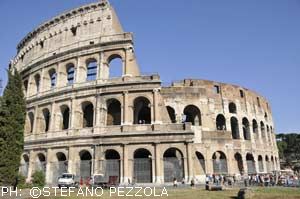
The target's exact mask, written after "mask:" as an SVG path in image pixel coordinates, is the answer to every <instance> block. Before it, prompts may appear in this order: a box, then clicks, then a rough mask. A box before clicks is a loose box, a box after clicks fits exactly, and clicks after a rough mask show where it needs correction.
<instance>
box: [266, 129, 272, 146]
mask: <svg viewBox="0 0 300 199" xmlns="http://www.w3.org/2000/svg"><path fill="white" fill-rule="evenodd" d="M266 127H267V134H266V141H267V142H268V141H269V142H270V141H271V137H270V128H269V126H268V125H267V126H266Z"/></svg>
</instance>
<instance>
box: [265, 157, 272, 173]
mask: <svg viewBox="0 0 300 199" xmlns="http://www.w3.org/2000/svg"><path fill="white" fill-rule="evenodd" d="M265 161H266V171H267V173H269V172H270V171H271V168H270V160H269V157H268V155H266V156H265Z"/></svg>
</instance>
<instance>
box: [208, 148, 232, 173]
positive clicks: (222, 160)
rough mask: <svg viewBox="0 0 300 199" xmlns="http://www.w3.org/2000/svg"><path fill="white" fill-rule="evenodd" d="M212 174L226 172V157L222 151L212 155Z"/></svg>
mask: <svg viewBox="0 0 300 199" xmlns="http://www.w3.org/2000/svg"><path fill="white" fill-rule="evenodd" d="M212 160H213V170H214V174H227V173H228V169H227V159H226V155H225V154H224V153H223V152H222V151H217V152H215V153H214V154H213V156H212Z"/></svg>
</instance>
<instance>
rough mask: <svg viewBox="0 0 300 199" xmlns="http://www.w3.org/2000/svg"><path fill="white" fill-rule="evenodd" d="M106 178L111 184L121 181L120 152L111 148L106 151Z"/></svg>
mask: <svg viewBox="0 0 300 199" xmlns="http://www.w3.org/2000/svg"><path fill="white" fill-rule="evenodd" d="M104 165H105V169H104V171H105V172H104V175H105V178H106V179H108V181H109V182H110V183H111V184H117V183H119V182H120V154H119V153H118V152H117V151H116V150H114V149H109V150H106V151H105V164H104Z"/></svg>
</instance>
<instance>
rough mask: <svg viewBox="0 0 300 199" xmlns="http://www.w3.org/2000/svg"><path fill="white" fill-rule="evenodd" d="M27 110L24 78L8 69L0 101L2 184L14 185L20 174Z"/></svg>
mask: <svg viewBox="0 0 300 199" xmlns="http://www.w3.org/2000/svg"><path fill="white" fill-rule="evenodd" d="M25 110H26V105H25V99H24V93H23V90H22V78H21V76H20V74H19V73H18V72H17V71H15V72H14V73H12V72H11V71H8V83H7V86H6V88H5V90H4V92H3V96H2V99H1V101H0V185H1V184H2V185H12V184H13V183H14V181H15V178H16V176H17V175H18V170H19V165H20V158H21V153H22V151H23V147H24V136H23V132H24V123H25Z"/></svg>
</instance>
